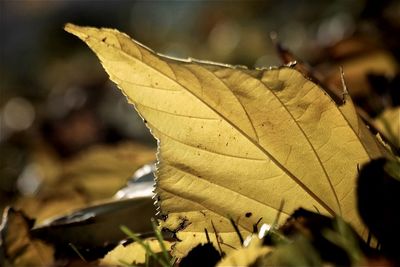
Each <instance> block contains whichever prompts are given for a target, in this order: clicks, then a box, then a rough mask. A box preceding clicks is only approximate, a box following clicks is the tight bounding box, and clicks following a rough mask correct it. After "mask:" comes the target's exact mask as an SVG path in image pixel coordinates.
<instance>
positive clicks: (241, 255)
mask: <svg viewBox="0 0 400 267" xmlns="http://www.w3.org/2000/svg"><path fill="white" fill-rule="evenodd" d="M271 251H272V248H271V247H266V246H262V240H260V239H258V238H257V237H253V238H252V241H251V243H250V244H249V245H248V246H247V247H243V248H240V249H238V250H235V251H232V252H231V253H229V254H228V255H227V256H226V257H225V258H223V259H222V261H220V262H219V263H218V264H217V267H223V266H243V267H247V266H253V264H254V263H255V262H256V260H257V259H258V258H260V257H263V256H265V255H267V254H268V253H270V252H271ZM256 266H258V265H256Z"/></svg>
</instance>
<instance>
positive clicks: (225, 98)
mask: <svg viewBox="0 0 400 267" xmlns="http://www.w3.org/2000/svg"><path fill="white" fill-rule="evenodd" d="M65 29H66V30H67V31H68V32H70V33H72V34H74V35H76V36H78V37H79V38H81V39H82V40H83V41H85V42H86V43H87V44H88V45H89V47H90V48H91V49H92V50H93V51H94V52H95V53H96V54H97V56H98V57H99V59H100V61H101V63H102V64H103V66H104V68H105V69H106V71H107V72H108V73H109V75H110V78H111V80H112V81H114V82H115V83H116V84H117V85H118V87H119V88H121V90H122V92H123V93H124V94H125V95H126V97H127V98H128V100H129V101H130V102H131V103H132V104H134V105H135V107H136V109H137V111H138V112H139V113H140V114H141V116H142V117H143V118H144V119H145V123H146V124H147V126H148V127H149V128H150V129H151V131H152V133H153V135H154V136H155V137H156V138H157V139H158V140H159V154H158V159H159V163H158V170H157V189H156V193H157V198H158V200H159V205H160V207H161V212H162V214H164V215H166V220H165V222H164V223H163V227H165V228H168V229H169V230H171V231H175V232H177V237H178V238H179V239H180V240H182V242H179V243H178V244H177V245H176V247H175V250H174V253H175V255H176V256H178V257H182V256H184V255H185V254H186V253H187V252H188V251H189V250H190V249H191V248H193V247H194V246H196V245H197V244H198V243H200V242H205V241H206V237H205V234H204V229H205V228H206V229H207V230H208V231H209V232H210V237H211V238H210V239H211V241H212V242H213V244H217V243H219V244H220V245H221V247H222V248H223V250H224V251H227V250H230V248H231V247H240V241H239V238H238V236H237V233H236V232H235V231H234V229H233V227H232V225H231V223H230V221H229V219H227V217H228V216H230V217H232V218H234V220H235V221H236V222H237V225H238V228H239V231H240V232H242V233H243V236H246V235H247V234H249V233H250V232H251V231H252V229H253V225H254V224H255V223H256V222H257V221H258V220H259V219H260V218H262V222H265V223H271V222H273V221H274V218H275V216H276V214H277V212H278V209H279V207H280V203H281V201H282V199H284V200H285V206H284V208H283V210H282V216H281V217H280V218H281V220H280V222H282V221H284V220H285V219H286V218H287V217H288V215H289V214H291V213H292V212H293V211H294V210H295V209H296V208H298V207H299V206H302V207H304V208H306V209H311V210H315V209H317V210H318V211H319V212H321V213H322V214H329V215H335V214H340V215H342V216H343V217H344V218H345V219H346V220H348V221H350V222H351V223H352V224H353V226H354V227H355V228H356V229H357V230H358V231H359V232H360V233H361V234H362V233H364V234H365V231H364V230H365V227H364V226H363V224H362V222H361V220H360V218H359V216H358V214H357V211H356V205H355V199H356V198H355V192H354V186H355V178H356V175H357V166H359V165H360V164H363V163H364V162H367V161H368V160H369V159H370V158H374V157H377V156H379V155H381V153H382V152H381V151H380V148H379V147H378V146H379V144H378V143H377V142H376V141H375V140H374V137H373V136H371V135H370V133H369V132H368V131H367V129H366V128H365V126H364V125H363V124H362V122H361V121H360V120H359V119H358V117H357V114H356V112H355V109H354V107H353V105H352V103H351V101H346V104H345V105H343V106H342V107H338V106H337V104H335V102H334V101H332V99H331V98H330V97H329V96H328V95H327V94H326V92H325V91H324V90H323V89H321V88H320V87H319V86H318V85H316V84H314V83H313V82H311V81H309V80H307V79H306V78H305V77H304V76H303V75H302V74H301V73H299V72H298V71H296V70H294V69H292V68H290V67H280V68H273V69H257V70H247V69H245V68H243V67H234V66H229V65H223V64H217V63H211V62H203V61H197V60H192V59H189V60H176V59H171V58H168V57H165V56H162V55H160V54H156V53H155V52H153V51H151V50H150V49H148V48H146V47H145V46H143V45H141V44H139V43H138V42H136V41H134V40H131V39H130V38H129V37H128V36H127V35H125V34H123V33H120V32H118V31H117V30H112V29H96V28H91V27H79V26H75V25H72V24H67V25H66V27H65ZM211 233H212V234H211ZM217 240H218V242H216V241H217Z"/></svg>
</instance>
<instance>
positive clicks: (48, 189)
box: [15, 142, 155, 223]
mask: <svg viewBox="0 0 400 267" xmlns="http://www.w3.org/2000/svg"><path fill="white" fill-rule="evenodd" d="M37 154H39V153H37ZM37 154H35V157H33V159H32V164H34V165H35V166H37V169H38V175H39V176H40V178H41V180H42V184H41V186H40V190H39V191H38V192H37V193H36V194H35V195H33V196H26V197H21V198H19V199H18V201H17V203H16V205H15V206H16V207H17V208H20V209H21V210H23V211H24V212H25V213H26V214H27V215H28V216H31V217H34V218H36V222H37V223H41V222H43V221H44V220H46V219H49V218H51V217H54V216H59V215H61V214H65V213H67V212H71V211H73V210H76V209H78V208H82V207H85V206H86V205H88V204H89V203H93V202H94V201H97V200H103V199H107V198H110V197H112V196H113V195H114V194H115V193H116V192H117V191H118V190H119V189H120V188H121V187H123V186H124V185H125V184H126V182H127V180H128V179H129V177H130V176H131V175H132V174H133V173H134V171H135V170H136V169H137V168H139V167H140V166H141V165H143V164H146V163H149V162H152V161H154V159H155V155H154V150H153V149H151V148H148V147H146V146H143V145H140V144H137V143H133V142H124V143H120V144H118V145H113V146H110V145H97V146H94V147H91V148H89V149H87V150H85V151H83V152H81V153H79V154H78V155H76V156H75V157H73V158H71V159H68V160H64V161H61V160H59V159H57V158H54V156H52V155H50V154H48V153H45V152H44V151H42V152H41V153H40V155H37ZM54 166H57V167H56V168H54ZM56 170H57V171H56Z"/></svg>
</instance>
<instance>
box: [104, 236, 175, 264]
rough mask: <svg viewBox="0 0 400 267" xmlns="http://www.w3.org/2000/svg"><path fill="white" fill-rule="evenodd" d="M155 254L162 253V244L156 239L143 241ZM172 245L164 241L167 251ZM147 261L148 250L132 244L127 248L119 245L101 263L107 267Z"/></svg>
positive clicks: (137, 244) (135, 243)
mask: <svg viewBox="0 0 400 267" xmlns="http://www.w3.org/2000/svg"><path fill="white" fill-rule="evenodd" d="M143 242H144V243H145V244H147V245H148V246H149V247H150V249H151V250H152V251H153V252H154V253H161V252H162V248H161V246H160V243H159V241H158V240H157V239H155V238H147V239H145V240H143ZM171 245H172V243H170V242H168V241H164V246H165V248H166V249H167V251H170V250H171ZM145 261H146V250H145V249H144V248H143V246H142V245H140V244H139V243H137V242H134V243H131V244H129V245H127V246H124V245H118V246H117V247H116V248H114V249H113V250H112V251H110V252H108V253H107V255H106V256H105V257H104V258H103V259H102V260H101V261H100V265H101V266H103V265H106V266H125V264H123V263H124V262H125V263H129V264H142V263H145Z"/></svg>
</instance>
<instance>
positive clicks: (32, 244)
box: [0, 208, 54, 266]
mask: <svg viewBox="0 0 400 267" xmlns="http://www.w3.org/2000/svg"><path fill="white" fill-rule="evenodd" d="M32 224H33V220H31V219H29V218H27V217H26V216H25V215H24V214H23V213H22V212H20V211H16V210H14V209H13V208H6V210H5V211H4V216H3V221H2V225H1V232H0V234H1V236H0V249H1V250H3V252H4V254H5V255H4V256H5V258H6V260H7V261H8V262H9V263H11V264H12V266H52V265H53V264H54V257H53V254H54V250H53V248H52V247H50V246H48V245H46V244H45V243H43V242H42V241H40V240H35V239H33V238H32V237H31V236H30V233H29V230H30V228H31V227H32ZM1 261H2V259H1V258H0V263H2V262H1ZM2 264H4V263H2Z"/></svg>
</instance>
